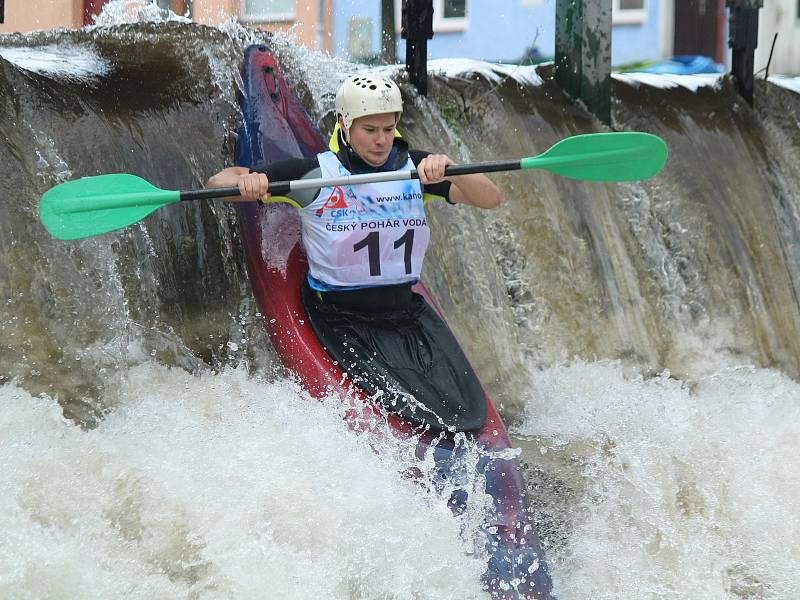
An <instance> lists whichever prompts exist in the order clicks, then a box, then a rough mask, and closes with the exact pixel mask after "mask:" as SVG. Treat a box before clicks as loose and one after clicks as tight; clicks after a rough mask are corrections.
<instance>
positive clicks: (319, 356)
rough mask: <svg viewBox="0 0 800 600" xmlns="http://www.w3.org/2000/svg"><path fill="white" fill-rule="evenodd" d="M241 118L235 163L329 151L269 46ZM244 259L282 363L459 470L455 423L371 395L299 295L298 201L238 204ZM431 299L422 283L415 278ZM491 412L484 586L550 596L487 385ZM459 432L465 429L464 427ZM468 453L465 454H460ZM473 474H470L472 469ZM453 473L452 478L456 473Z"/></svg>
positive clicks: (507, 594)
mask: <svg viewBox="0 0 800 600" xmlns="http://www.w3.org/2000/svg"><path fill="white" fill-rule="evenodd" d="M241 71H242V80H243V92H242V94H241V96H240V105H241V109H242V114H243V123H242V127H241V130H240V133H239V138H238V141H237V146H236V164H237V165H239V166H246V167H253V166H259V165H267V164H269V163H271V162H275V161H279V160H284V159H287V158H299V157H312V156H314V155H316V154H318V153H320V152H324V151H326V150H327V144H326V143H325V139H324V138H323V136H322V134H321V133H320V131H319V130H318V129H317V127H316V126H315V125H314V123H313V122H312V121H311V119H310V118H309V116H308V114H307V113H306V111H305V109H304V108H303V106H302V105H301V104H300V101H299V100H298V98H297V96H296V95H295V93H294V92H293V91H292V89H291V88H290V87H289V84H288V83H287V82H286V80H285V79H284V78H283V76H282V75H281V72H280V69H279V68H278V64H277V61H276V59H275V57H274V55H273V54H272V53H271V52H270V50H269V49H268V48H267V47H265V46H251V47H250V48H248V49H247V50H246V53H245V57H244V61H243V64H242V70H241ZM239 210H240V214H239V217H240V219H239V221H240V225H241V232H242V238H243V243H244V249H245V254H246V258H247V265H248V270H249V274H250V280H251V284H252V288H253V293H254V295H255V298H256V301H257V302H258V306H259V308H260V311H261V314H262V315H263V319H264V325H265V327H266V329H267V332H268V333H269V336H270V339H271V340H272V343H273V345H274V347H275V350H276V352H277V354H278V356H279V357H280V359H281V361H282V362H283V364H284V365H285V366H286V367H287V368H288V369H289V370H290V371H291V372H292V373H294V374H295V375H296V376H297V377H298V379H299V380H300V381H301V382H302V384H303V386H304V387H305V389H307V390H308V392H309V393H310V394H311V395H312V396H314V397H320V398H321V397H324V396H329V395H330V394H337V395H340V396H341V397H342V398H343V399H344V401H346V402H348V403H349V409H348V410H347V418H348V419H349V420H350V423H351V426H353V427H366V426H369V423H371V422H375V419H379V420H383V421H384V422H387V423H388V425H389V427H390V428H391V430H392V431H393V432H395V433H396V434H397V435H398V436H402V437H406V438H408V437H410V436H417V438H418V442H417V455H418V456H420V457H422V456H424V455H425V454H426V453H428V452H430V451H431V450H433V455H434V457H435V461H436V465H437V469H439V470H440V471H441V473H442V474H443V476H444V477H450V478H453V477H457V476H458V473H457V472H456V471H457V469H458V468H461V467H456V465H457V464H460V461H459V460H458V459H459V455H460V454H463V452H464V450H463V444H457V443H455V436H454V434H452V433H449V432H446V431H445V432H443V431H440V430H434V429H431V428H428V429H427V430H423V431H420V429H419V427H417V426H416V425H415V424H414V423H412V422H410V421H408V420H406V419H403V418H401V417H399V416H398V415H397V414H394V413H391V412H389V411H387V410H386V408H385V407H383V406H382V405H380V404H378V403H376V402H373V401H372V400H370V398H368V397H367V395H366V394H365V393H363V392H362V391H361V390H360V389H359V388H357V387H356V386H355V385H353V384H352V383H351V382H349V381H348V380H347V378H346V377H345V375H344V373H343V372H342V370H341V369H340V368H339V366H338V365H337V364H335V361H334V360H332V359H331V358H330V357H329V356H328V354H327V353H326V351H325V350H324V349H323V346H322V344H321V343H320V341H319V340H318V338H317V336H316V334H315V332H314V330H313V329H312V326H311V323H310V320H309V316H308V314H307V312H306V310H305V308H304V305H303V303H302V300H301V287H302V285H303V282H304V280H305V277H306V273H307V271H308V267H307V263H306V258H305V253H304V251H303V245H302V242H301V239H300V234H301V226H300V217H299V215H298V214H297V209H295V208H294V207H292V206H290V205H288V204H280V203H276V204H267V205H264V206H259V205H258V204H256V203H255V202H252V203H251V202H246V203H240V204H239ZM414 291H415V292H416V293H417V294H419V295H421V296H422V297H423V298H424V299H425V301H427V302H428V303H429V304H430V305H431V306H433V307H434V308H435V306H434V303H433V301H432V299H431V297H430V295H429V294H428V292H427V291H426V290H425V288H424V286H423V285H422V284H417V285H415V286H414ZM483 396H484V400H485V404H486V406H485V414H486V418H485V421H484V422H483V425H482V426H481V427H480V428H479V429H476V430H474V431H470V432H468V433H467V434H466V435H467V436H468V437H469V438H471V439H473V440H474V441H475V442H476V444H477V445H478V446H479V447H480V448H482V452H481V454H482V455H483V458H482V459H481V460H480V461H479V464H478V465H477V466H476V467H474V468H475V470H476V474H477V475H481V476H482V477H483V478H484V479H485V482H486V490H485V491H486V493H488V494H489V495H490V496H491V497H492V498H493V499H494V510H493V511H491V514H488V515H486V520H485V524H484V528H483V530H484V535H485V537H486V544H485V548H486V550H487V554H488V562H487V569H486V573H485V574H484V586H485V588H486V589H487V590H488V591H489V592H491V594H492V596H493V597H495V598H549V597H550V590H551V582H550V576H549V573H548V571H547V567H546V566H545V562H544V558H543V554H542V551H541V548H540V544H539V540H538V537H537V536H536V534H535V532H534V530H533V528H532V526H531V524H530V520H529V518H528V516H527V514H526V511H525V506H524V504H523V482H522V478H521V476H520V471H519V463H518V461H517V460H516V459H508V458H504V457H501V456H499V455H502V454H507V453H504V452H503V451H505V450H508V449H509V448H511V443H510V441H509V438H508V434H507V432H506V429H505V426H504V425H503V422H502V420H501V418H500V416H499V415H498V413H497V410H496V409H495V407H494V404H493V403H492V401H491V399H490V398H489V396H488V395H486V393H485V391H484V392H483ZM458 435H462V434H458ZM461 462H463V461H461ZM476 474H473V475H476ZM451 480H452V479H451ZM468 501H469V499H468V497H467V494H466V492H464V493H463V494H453V496H451V498H449V502H450V506H451V508H452V509H453V511H454V512H458V511H459V506H461V507H462V509H463V506H464V505H465V503H467V502H468Z"/></svg>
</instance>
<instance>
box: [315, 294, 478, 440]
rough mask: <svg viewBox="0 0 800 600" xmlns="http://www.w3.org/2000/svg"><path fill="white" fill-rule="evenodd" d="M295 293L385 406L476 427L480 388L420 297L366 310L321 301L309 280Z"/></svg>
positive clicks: (337, 354)
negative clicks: (400, 305) (397, 305)
mask: <svg viewBox="0 0 800 600" xmlns="http://www.w3.org/2000/svg"><path fill="white" fill-rule="evenodd" d="M302 295H303V305H304V306H305V308H306V311H307V312H308V316H309V319H310V320H311V325H312V327H313V328H314V332H315V333H316V334H317V337H318V338H319V340H320V342H322V345H323V347H324V348H325V350H326V351H327V352H328V354H329V355H330V356H331V358H333V360H335V361H337V362H338V363H339V366H340V367H341V369H342V371H344V372H345V373H346V374H347V376H348V378H349V379H350V380H352V381H353V382H354V383H355V384H356V385H357V386H358V387H359V388H361V389H362V390H363V391H364V392H366V393H367V395H369V396H370V397H372V398H374V399H376V400H377V401H379V402H380V403H381V404H382V405H383V406H385V407H386V408H387V409H388V410H389V411H391V412H394V413H397V414H398V415H399V416H400V417H402V418H403V419H405V420H407V421H409V422H411V423H413V424H414V425H416V426H422V427H432V428H435V429H440V430H447V431H473V430H476V429H479V428H480V427H481V426H482V425H483V423H484V421H485V420H486V399H485V396H484V392H483V388H482V387H481V384H480V382H479V381H478V378H477V376H476V375H475V372H474V371H473V370H472V367H471V366H470V365H469V363H468V361H467V358H466V357H465V356H464V353H463V352H462V350H461V348H460V347H459V345H458V342H457V341H456V339H455V337H454V336H453V334H452V333H451V331H450V329H449V328H448V327H447V325H446V324H445V323H444V321H442V319H441V318H440V317H439V315H438V314H437V313H436V311H435V310H434V309H433V308H432V307H431V306H429V305H428V303H427V302H426V301H425V300H424V299H423V298H422V296H420V295H418V294H411V297H410V301H409V302H408V303H407V306H406V307H404V308H396V309H393V310H388V311H385V312H376V311H375V309H374V308H373V310H372V311H370V312H367V311H363V310H358V311H356V310H353V309H351V308H347V307H345V306H342V305H341V304H339V303H333V302H330V301H323V300H322V299H320V298H319V297H318V295H317V294H316V292H314V291H312V290H311V288H309V287H308V285H304V286H303V291H302ZM325 296H326V300H327V296H328V295H327V294H326V295H325Z"/></svg>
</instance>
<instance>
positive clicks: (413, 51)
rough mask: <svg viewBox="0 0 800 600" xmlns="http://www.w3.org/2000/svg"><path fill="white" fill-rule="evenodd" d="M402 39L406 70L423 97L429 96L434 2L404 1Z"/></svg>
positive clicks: (429, 0) (424, 0)
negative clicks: (429, 52)
mask: <svg viewBox="0 0 800 600" xmlns="http://www.w3.org/2000/svg"><path fill="white" fill-rule="evenodd" d="M400 35H401V37H402V38H403V39H404V40H406V70H407V71H408V78H409V80H410V81H411V83H412V84H413V85H414V86H415V87H416V88H417V91H418V92H419V93H420V94H421V95H422V96H427V95H428V40H430V39H433V0H403V18H402V31H401V34H400Z"/></svg>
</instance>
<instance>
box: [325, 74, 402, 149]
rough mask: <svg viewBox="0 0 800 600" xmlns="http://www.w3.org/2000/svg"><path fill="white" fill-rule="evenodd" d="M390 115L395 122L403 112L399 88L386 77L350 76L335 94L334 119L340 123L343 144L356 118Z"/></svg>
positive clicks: (347, 138)
mask: <svg viewBox="0 0 800 600" xmlns="http://www.w3.org/2000/svg"><path fill="white" fill-rule="evenodd" d="M390 112H393V113H395V114H396V117H397V119H396V120H398V121H399V120H400V115H401V114H402V112H403V97H402V96H401V95H400V88H399V87H397V84H396V83H395V82H394V81H392V80H391V79H389V78H388V77H376V76H373V75H353V76H351V77H348V78H347V79H345V80H344V82H343V83H342V85H340V86H339V90H338V91H337V92H336V115H337V117H338V116H339V115H341V116H342V120H343V121H344V136H345V140H347V141H348V142H349V140H350V126H351V125H352V124H353V121H355V120H356V119H358V118H359V117H366V116H367V115H379V114H382V113H390Z"/></svg>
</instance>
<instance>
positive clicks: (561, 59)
mask: <svg viewBox="0 0 800 600" xmlns="http://www.w3.org/2000/svg"><path fill="white" fill-rule="evenodd" d="M555 58H556V81H557V82H558V85H559V86H561V89H562V90H563V91H564V92H565V93H566V94H567V95H568V96H570V97H571V98H572V99H573V100H579V101H581V102H582V103H583V104H584V105H585V106H586V108H587V109H589V111H590V112H591V113H592V114H593V115H595V116H596V117H597V118H598V119H600V121H602V122H603V123H605V124H606V125H610V124H611V0H556V52H555Z"/></svg>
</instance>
